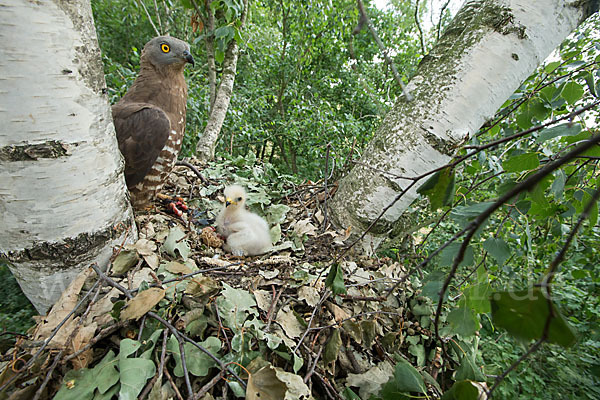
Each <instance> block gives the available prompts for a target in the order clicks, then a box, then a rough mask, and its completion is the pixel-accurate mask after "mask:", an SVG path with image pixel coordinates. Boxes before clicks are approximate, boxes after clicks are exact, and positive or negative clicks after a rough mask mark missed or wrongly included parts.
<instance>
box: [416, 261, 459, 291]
mask: <svg viewBox="0 0 600 400" xmlns="http://www.w3.org/2000/svg"><path fill="white" fill-rule="evenodd" d="M455 254H456V253H455ZM455 254H454V255H455ZM452 257H453V256H452ZM445 280H446V275H445V274H444V273H443V272H441V271H433V272H431V273H430V274H429V275H427V277H426V278H425V280H424V281H423V287H422V288H421V294H422V295H423V296H427V297H429V298H430V299H431V300H433V302H434V303H437V301H438V300H439V299H440V292H441V291H442V287H443V286H444V281H445ZM447 298H448V291H446V294H445V295H444V300H446V299H447Z"/></svg>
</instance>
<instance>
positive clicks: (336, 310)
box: [325, 301, 350, 324]
mask: <svg viewBox="0 0 600 400" xmlns="http://www.w3.org/2000/svg"><path fill="white" fill-rule="evenodd" d="M325 305H326V306H327V308H328V309H329V311H331V313H332V314H333V318H334V319H335V322H337V323H338V324H339V323H341V322H342V321H343V320H345V319H348V318H350V314H348V313H347V312H346V311H344V310H343V309H342V308H341V307H340V306H338V305H336V304H333V303H331V302H329V301H328V302H327V303H325Z"/></svg>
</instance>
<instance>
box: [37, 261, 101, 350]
mask: <svg viewBox="0 0 600 400" xmlns="http://www.w3.org/2000/svg"><path fill="white" fill-rule="evenodd" d="M94 274H95V272H94V270H93V269H92V268H87V269H86V270H84V271H82V272H80V273H79V275H77V276H76V277H75V279H73V281H72V282H71V283H70V284H69V286H68V287H67V288H66V289H65V291H64V292H63V293H62V295H61V296H60V298H59V299H58V301H57V302H56V303H55V304H54V306H53V307H52V309H51V310H50V312H49V313H48V316H46V317H45V318H43V321H44V323H43V324H41V325H38V327H37V328H36V330H35V332H34V334H33V336H34V338H35V340H44V339H46V338H47V337H48V336H50V333H51V332H52V331H53V330H54V328H56V327H57V326H58V324H59V323H61V322H62V321H63V320H64V319H65V317H66V316H67V314H69V313H70V312H71V310H73V308H75V306H76V305H77V302H78V301H79V293H80V292H81V288H82V287H83V284H84V283H85V281H86V279H87V278H88V277H90V276H92V275H94ZM69 321H70V322H72V321H73V316H71V317H70V318H69ZM60 331H66V326H63V327H62V329H61V330H60ZM60 331H59V332H60ZM70 332H71V331H69V334H70ZM55 339H56V337H55ZM52 342H55V340H53V341H52ZM63 343H64V342H63Z"/></svg>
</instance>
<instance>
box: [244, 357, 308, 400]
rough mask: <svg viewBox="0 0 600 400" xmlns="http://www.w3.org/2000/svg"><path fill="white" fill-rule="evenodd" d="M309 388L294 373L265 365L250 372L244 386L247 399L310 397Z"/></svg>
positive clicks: (274, 399)
mask: <svg viewBox="0 0 600 400" xmlns="http://www.w3.org/2000/svg"><path fill="white" fill-rule="evenodd" d="M312 398H313V397H312V396H311V394H310V389H309V388H308V386H307V385H306V384H305V383H304V382H303V381H302V378H301V377H300V376H298V375H296V374H292V373H290V372H286V371H284V370H283V369H281V368H278V367H273V366H272V365H266V366H264V367H262V368H261V369H259V370H258V371H256V372H255V373H253V374H250V377H249V379H248V386H247V388H246V399H248V400H259V399H260V400H293V399H312Z"/></svg>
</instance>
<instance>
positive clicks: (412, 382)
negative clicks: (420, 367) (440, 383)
mask: <svg viewBox="0 0 600 400" xmlns="http://www.w3.org/2000/svg"><path fill="white" fill-rule="evenodd" d="M409 392H418V393H427V388H426V387H425V381H424V380H423V377H422V376H421V374H420V373H419V371H417V370H416V368H415V367H413V366H412V365H410V363H409V362H408V361H406V360H405V359H403V358H401V359H400V360H399V361H398V363H397V364H396V366H395V367H394V375H393V376H392V377H391V378H390V380H389V381H388V382H387V383H386V384H385V385H384V386H383V389H382V390H381V396H382V397H383V398H384V399H390V400H391V399H396V398H397V397H394V396H397V395H398V394H400V395H401V394H404V393H409Z"/></svg>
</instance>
